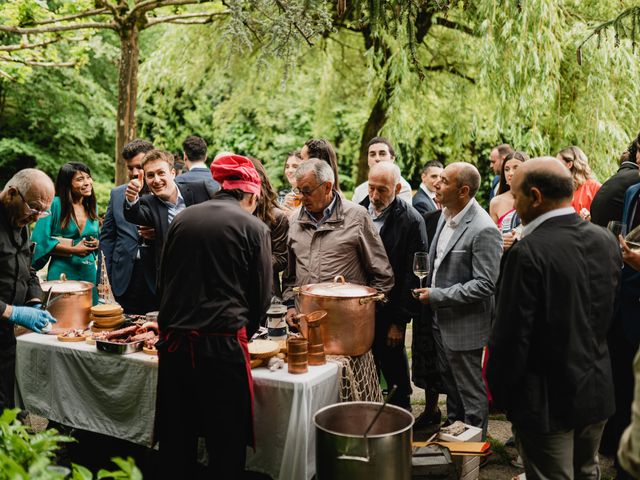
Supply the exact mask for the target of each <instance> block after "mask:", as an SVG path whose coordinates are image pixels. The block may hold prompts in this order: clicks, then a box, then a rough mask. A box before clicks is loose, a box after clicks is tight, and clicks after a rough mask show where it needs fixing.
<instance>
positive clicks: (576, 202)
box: [556, 145, 602, 220]
mask: <svg viewBox="0 0 640 480" xmlns="http://www.w3.org/2000/svg"><path fill="white" fill-rule="evenodd" d="M556 158H557V159H558V160H560V161H561V162H562V163H563V164H564V166H565V167H567V168H568V169H569V171H570V172H571V176H572V177H573V201H572V202H571V205H572V206H573V208H574V210H575V211H576V213H577V214H579V215H580V216H581V217H582V218H584V219H587V220H589V219H590V218H591V213H590V210H591V202H592V201H593V197H595V195H596V193H598V190H600V187H601V186H602V185H600V182H598V181H597V180H596V177H595V176H594V175H593V173H591V168H590V167H589V159H588V158H587V156H586V155H585V153H584V152H583V151H582V149H581V148H580V147H576V146H575V145H572V146H570V147H567V148H563V149H562V150H560V151H559V152H558V155H557V156H556Z"/></svg>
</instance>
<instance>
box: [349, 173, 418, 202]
mask: <svg viewBox="0 0 640 480" xmlns="http://www.w3.org/2000/svg"><path fill="white" fill-rule="evenodd" d="M400 185H401V187H400V193H399V194H398V198H401V199H402V200H404V201H405V202H407V203H408V204H409V205H411V198H412V197H411V185H409V182H407V181H406V180H405V179H404V178H402V177H400ZM368 195H369V182H364V183H361V184H360V185H358V186H357V187H356V189H355V190H354V191H353V196H352V197H351V201H352V202H354V203H360V202H362V200H364V199H365V198H367V196H368Z"/></svg>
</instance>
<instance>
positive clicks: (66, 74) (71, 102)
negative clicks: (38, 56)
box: [0, 37, 116, 212]
mask: <svg viewBox="0 0 640 480" xmlns="http://www.w3.org/2000/svg"><path fill="white" fill-rule="evenodd" d="M92 45H93V46H94V52H93V54H92V62H91V63H90V64H89V65H87V66H86V67H84V68H82V69H81V70H78V71H76V70H70V69H39V70H36V71H34V72H33V74H32V75H31V76H29V77H28V80H26V81H25V82H19V83H16V82H9V81H3V80H0V184H2V185H4V183H5V182H6V181H7V180H8V179H9V178H10V177H11V176H12V175H13V174H14V173H15V172H16V171H17V170H19V169H21V168H26V167H37V168H40V169H42V170H44V171H45V172H47V173H48V174H49V175H50V176H51V177H52V178H54V179H55V176H56V175H57V172H58V169H59V168H60V166H61V165H62V164H64V163H65V162H68V161H79V162H83V163H86V164H87V165H89V167H90V168H91V170H92V174H93V177H94V179H95V180H97V181H98V182H102V183H105V184H108V183H111V182H112V181H113V175H114V170H113V148H114V147H113V145H114V143H115V125H114V118H115V108H114V105H115V98H116V95H115V90H114V88H115V87H114V84H115V69H114V68H113V65H112V63H111V62H112V60H113V57H114V47H113V45H112V44H111V43H110V42H109V39H108V38H102V37H95V38H94V39H93V40H92ZM102 197H104V195H102ZM107 200H108V196H107ZM101 206H102V207H104V206H106V203H101ZM100 211H101V212H104V209H103V208H102V209H101V210H100Z"/></svg>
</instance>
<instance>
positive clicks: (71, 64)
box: [0, 56, 76, 67]
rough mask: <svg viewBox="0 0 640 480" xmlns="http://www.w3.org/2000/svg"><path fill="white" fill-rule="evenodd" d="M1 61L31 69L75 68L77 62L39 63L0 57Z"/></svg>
mask: <svg viewBox="0 0 640 480" xmlns="http://www.w3.org/2000/svg"><path fill="white" fill-rule="evenodd" d="M0 61H3V62H13V63H21V64H23V65H28V66H29V67H75V66H76V62H39V61H36V60H22V59H20V58H12V57H5V56H0Z"/></svg>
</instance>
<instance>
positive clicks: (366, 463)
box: [313, 402, 414, 480]
mask: <svg viewBox="0 0 640 480" xmlns="http://www.w3.org/2000/svg"><path fill="white" fill-rule="evenodd" d="M381 407H382V404H381V403H373V402H347V403H337V404H334V405H329V406H328V407H325V408H323V409H321V410H319V411H318V412H317V413H316V414H315V416H314V417H313V422H314V423H315V426H316V477H317V479H318V480H342V479H345V480H346V479H348V480H371V479H375V480H410V479H411V431H412V427H413V422H414V420H413V415H411V413H409V412H407V411H406V410H404V409H402V408H400V407H396V406H395V405H385V406H384V408H383V409H382V412H381V413H380V416H379V417H378V419H377V420H376V421H375V423H374V424H373V425H372V427H371V430H370V431H369V433H368V434H367V436H366V437H365V436H364V434H365V431H366V429H367V428H368V427H369V425H370V424H371V422H372V421H373V419H374V417H375V416H376V413H377V412H378V411H379V410H380V408H381Z"/></svg>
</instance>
